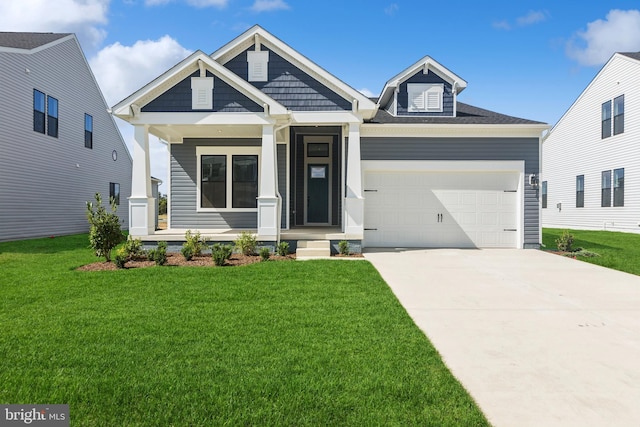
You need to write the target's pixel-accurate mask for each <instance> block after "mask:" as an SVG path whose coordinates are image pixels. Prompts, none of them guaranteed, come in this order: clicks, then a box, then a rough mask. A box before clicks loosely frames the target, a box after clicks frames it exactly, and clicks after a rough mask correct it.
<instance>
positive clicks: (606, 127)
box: [602, 101, 611, 139]
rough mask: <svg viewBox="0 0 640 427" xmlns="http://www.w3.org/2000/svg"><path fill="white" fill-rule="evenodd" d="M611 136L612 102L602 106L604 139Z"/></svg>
mask: <svg viewBox="0 0 640 427" xmlns="http://www.w3.org/2000/svg"><path fill="white" fill-rule="evenodd" d="M610 136H611V101H607V102H605V103H603V104H602V139H604V138H609V137H610Z"/></svg>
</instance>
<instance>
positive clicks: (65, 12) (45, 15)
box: [0, 0, 111, 49]
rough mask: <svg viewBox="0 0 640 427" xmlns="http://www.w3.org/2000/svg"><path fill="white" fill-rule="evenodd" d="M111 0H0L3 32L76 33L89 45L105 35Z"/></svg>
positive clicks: (90, 46)
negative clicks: (53, 1)
mask: <svg viewBox="0 0 640 427" xmlns="http://www.w3.org/2000/svg"><path fill="white" fill-rule="evenodd" d="M110 1H111V0H56V2H55V6H52V2H51V0H20V1H6V0H4V1H2V2H0V28H2V31H33V32H59V33H64V32H70V33H76V34H77V36H78V39H79V40H80V42H81V43H82V44H83V46H85V47H86V48H89V49H93V48H95V47H97V46H98V45H99V44H100V43H101V42H102V41H103V40H104V38H105V36H106V31H105V30H104V28H103V26H104V25H106V24H107V21H108V19H107V12H108V9H109V2H110Z"/></svg>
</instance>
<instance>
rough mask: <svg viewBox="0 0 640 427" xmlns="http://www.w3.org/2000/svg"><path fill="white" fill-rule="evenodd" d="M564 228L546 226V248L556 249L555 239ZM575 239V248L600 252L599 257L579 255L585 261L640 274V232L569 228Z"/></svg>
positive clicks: (543, 235) (544, 237)
mask: <svg viewBox="0 0 640 427" xmlns="http://www.w3.org/2000/svg"><path fill="white" fill-rule="evenodd" d="M562 232H563V230H562V229H557V228H544V229H543V230H542V243H543V244H544V245H545V247H544V249H546V250H555V249H556V243H555V240H556V239H557V238H558V237H560V235H561V234H562ZM569 232H570V233H571V234H573V236H574V238H575V240H574V242H573V246H574V247H575V248H578V247H580V248H584V249H587V250H589V251H592V252H596V253H597V254H599V255H600V256H599V257H595V258H585V257H578V258H579V259H582V260H583V261H587V262H591V263H593V264H598V265H602V266H604V267H608V268H612V269H615V270H620V271H626V272H627V273H631V274H636V275H640V234H632V233H620V232H615V231H585V230H569Z"/></svg>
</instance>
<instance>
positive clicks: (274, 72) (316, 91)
mask: <svg viewBox="0 0 640 427" xmlns="http://www.w3.org/2000/svg"><path fill="white" fill-rule="evenodd" d="M253 49H254V48H253V47H251V48H249V49H247V50H253ZM262 50H269V49H267V48H265V47H264V46H263V47H262ZM224 66H225V67H227V68H228V69H229V70H231V71H233V72H234V73H235V74H237V75H238V76H240V77H242V78H243V79H245V80H248V75H247V74H248V65H247V51H244V52H242V53H241V54H239V55H238V56H236V57H235V58H233V59H232V60H230V61H229V62H227V63H226V64H224ZM249 83H251V84H252V85H254V86H255V87H257V88H258V89H260V90H261V91H263V92H264V93H266V94H267V95H269V96H270V97H271V98H273V99H275V100H276V101H278V102H279V103H281V104H282V105H284V106H285V107H287V108H289V109H290V110H292V111H336V110H338V111H339V110H351V103H350V102H349V101H347V100H345V99H344V98H342V97H341V96H340V95H338V94H336V93H335V92H333V91H331V90H330V89H328V88H327V87H326V86H324V85H322V84H321V83H320V82H318V81H317V80H315V79H314V78H313V77H311V76H310V75H308V74H307V73H305V72H304V71H302V70H301V69H299V68H298V67H296V66H294V65H293V64H291V63H290V62H288V61H286V60H285V59H284V58H282V57H281V56H279V55H278V54H276V53H275V52H273V51H270V52H269V81H267V82H249Z"/></svg>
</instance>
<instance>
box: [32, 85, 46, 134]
mask: <svg viewBox="0 0 640 427" xmlns="http://www.w3.org/2000/svg"><path fill="white" fill-rule="evenodd" d="M45 100H46V95H45V94H44V93H42V92H40V91H39V90H37V89H34V90H33V130H34V131H36V132H40V133H45Z"/></svg>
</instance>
